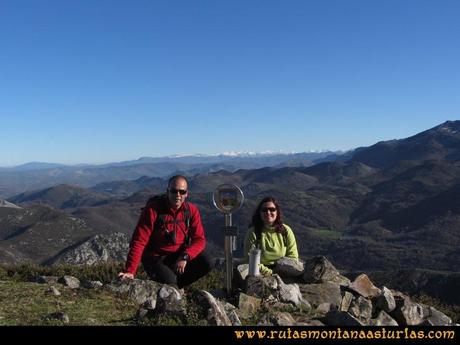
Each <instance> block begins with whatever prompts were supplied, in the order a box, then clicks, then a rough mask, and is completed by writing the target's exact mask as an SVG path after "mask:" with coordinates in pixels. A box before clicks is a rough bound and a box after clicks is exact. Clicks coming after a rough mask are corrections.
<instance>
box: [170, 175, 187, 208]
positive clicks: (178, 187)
mask: <svg viewBox="0 0 460 345" xmlns="http://www.w3.org/2000/svg"><path fill="white" fill-rule="evenodd" d="M187 195H188V190H187V181H185V180H184V179H181V178H179V179H176V180H174V181H172V182H171V183H170V185H169V186H168V200H169V205H170V206H171V207H172V208H174V209H176V210H177V209H179V207H181V206H182V204H183V202H184V201H185V199H186V198H187Z"/></svg>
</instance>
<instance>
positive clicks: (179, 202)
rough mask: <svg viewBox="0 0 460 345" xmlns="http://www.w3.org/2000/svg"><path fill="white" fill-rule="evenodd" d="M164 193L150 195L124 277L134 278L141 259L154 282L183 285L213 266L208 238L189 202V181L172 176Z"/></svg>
mask: <svg viewBox="0 0 460 345" xmlns="http://www.w3.org/2000/svg"><path fill="white" fill-rule="evenodd" d="M166 193H167V194H166V195H165V196H160V197H154V198H151V199H150V200H149V201H148V202H147V205H146V206H145V207H144V208H143V210H142V213H141V216H140V218H139V221H138V223H137V226H136V229H135V230H134V233H133V237H132V239H131V243H130V246H129V253H128V258H127V260H126V266H125V270H124V272H120V273H119V275H118V276H119V277H120V278H121V279H133V278H134V275H135V274H136V271H137V267H138V266H139V263H140V262H141V261H142V264H143V266H144V269H145V271H146V272H147V274H148V275H149V276H150V277H151V278H152V279H153V280H155V281H158V282H160V283H166V284H171V285H177V286H178V287H179V288H182V287H184V286H186V285H189V284H191V283H193V282H194V281H195V280H197V279H199V278H201V277H203V276H204V275H206V274H207V273H208V272H209V271H210V270H211V267H212V263H211V259H210V257H209V256H208V255H207V254H206V253H205V252H204V249H205V246H206V238H205V235H204V229H203V225H202V224H201V216H200V213H199V211H198V208H197V207H196V206H195V205H194V204H192V203H190V202H187V201H186V199H187V196H188V190H187V180H186V178H185V177H184V176H182V175H176V176H173V177H171V178H170V179H169V182H168V189H167V191H166Z"/></svg>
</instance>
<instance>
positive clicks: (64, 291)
mask: <svg viewBox="0 0 460 345" xmlns="http://www.w3.org/2000/svg"><path fill="white" fill-rule="evenodd" d="M58 285H59V284H58ZM47 289H48V286H47V285H46V284H37V283H30V282H18V281H14V280H6V281H0V300H1V301H2V303H1V304H0V325H23V326H29V325H60V324H63V322H62V321H59V320H56V319H50V320H48V319H47V317H48V316H49V315H50V314H53V313H57V312H64V313H66V314H67V315H68V317H69V320H70V322H69V324H70V325H132V324H134V322H135V320H134V318H133V316H134V315H135V314H136V311H137V309H138V307H137V305H136V303H135V302H133V301H131V300H130V299H128V298H125V297H123V296H116V295H114V294H111V293H109V292H107V291H104V290H87V289H76V290H72V289H69V288H64V287H63V286H62V285H60V286H58V289H59V291H60V292H61V295H60V296H54V295H52V294H48V293H46V290H47Z"/></svg>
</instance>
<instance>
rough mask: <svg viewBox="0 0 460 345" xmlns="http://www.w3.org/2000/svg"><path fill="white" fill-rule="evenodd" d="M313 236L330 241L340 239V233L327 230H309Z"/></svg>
mask: <svg viewBox="0 0 460 345" xmlns="http://www.w3.org/2000/svg"><path fill="white" fill-rule="evenodd" d="M309 230H310V232H311V234H312V235H313V236H318V237H323V238H327V239H331V240H337V239H339V238H341V237H342V235H343V233H342V232H341V231H335V230H328V229H309Z"/></svg>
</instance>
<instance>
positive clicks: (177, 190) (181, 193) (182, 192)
mask: <svg viewBox="0 0 460 345" xmlns="http://www.w3.org/2000/svg"><path fill="white" fill-rule="evenodd" d="M177 192H179V194H180V195H185V194H187V190H186V189H176V188H169V193H171V194H177Z"/></svg>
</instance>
